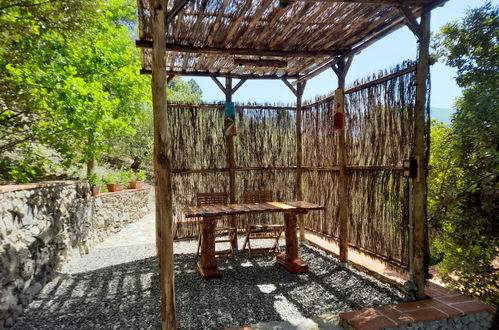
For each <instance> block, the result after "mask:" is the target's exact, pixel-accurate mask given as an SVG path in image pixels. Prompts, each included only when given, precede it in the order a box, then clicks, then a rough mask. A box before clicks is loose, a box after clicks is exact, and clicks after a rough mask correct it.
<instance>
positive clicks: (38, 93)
mask: <svg viewBox="0 0 499 330" xmlns="http://www.w3.org/2000/svg"><path fill="white" fill-rule="evenodd" d="M134 5H135V4H134V1H133V0H112V1H104V0H94V1H88V0H85V1H83V0H67V1H29V0H22V1H18V2H14V3H12V4H10V5H6V6H0V31H1V32H0V38H2V41H3V42H2V44H1V45H0V94H1V95H2V97H1V99H0V126H1V129H0V153H1V154H2V156H4V155H6V154H7V153H10V154H13V155H15V156H16V157H17V158H20V157H22V155H23V154H26V153H27V152H28V151H30V150H33V149H37V148H39V147H40V146H42V145H43V146H47V147H48V148H50V149H51V150H55V151H56V152H57V153H58V155H59V157H60V162H61V163H62V164H63V165H65V166H66V167H69V166H70V165H72V164H74V163H75V162H76V163H77V164H84V163H87V162H92V160H93V159H95V158H98V157H99V154H100V153H101V152H102V151H109V150H110V149H111V146H110V145H108V144H107V139H108V138H109V137H110V136H126V135H131V134H133V133H134V129H133V128H132V127H131V123H132V122H133V121H134V120H135V119H136V117H137V114H138V113H140V111H141V109H142V108H143V104H144V102H145V98H146V97H147V93H146V92H145V91H148V87H147V83H146V79H145V78H144V77H141V76H140V75H139V73H138V72H139V68H140V64H139V57H138V53H137V49H136V48H135V47H134V46H133V43H132V42H131V31H130V29H129V27H130V26H131V22H133V20H134V16H133V15H134ZM16 170H18V171H21V172H23V171H24V169H23V168H17V169H16ZM1 172H2V173H5V171H4V170H2V171H1ZM27 174H29V173H27ZM35 176H36V175H35Z"/></svg>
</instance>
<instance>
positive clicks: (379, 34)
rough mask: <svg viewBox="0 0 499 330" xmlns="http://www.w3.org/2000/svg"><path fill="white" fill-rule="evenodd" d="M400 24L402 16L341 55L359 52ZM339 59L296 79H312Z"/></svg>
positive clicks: (346, 55) (339, 58) (402, 24)
mask: <svg viewBox="0 0 499 330" xmlns="http://www.w3.org/2000/svg"><path fill="white" fill-rule="evenodd" d="M402 26H404V22H403V18H400V19H397V20H395V21H394V22H393V23H391V24H390V25H388V26H386V27H385V28H383V29H382V30H380V31H376V32H375V33H373V34H371V35H370V36H369V37H368V38H367V39H366V40H365V41H364V42H362V43H360V44H359V45H358V46H356V47H354V48H352V49H350V50H348V51H345V52H344V54H343V57H348V56H350V55H355V54H358V53H360V52H361V51H362V50H364V49H365V48H367V47H369V46H370V45H372V44H374V43H375V42H376V41H378V40H380V39H382V38H384V37H385V36H387V35H389V34H390V33H392V32H393V31H395V30H397V29H399V28H400V27H402ZM340 60H341V57H340V56H338V57H336V58H335V59H333V60H332V61H329V62H327V63H325V64H324V65H322V66H320V67H319V68H317V69H316V70H314V71H312V72H310V73H307V74H306V75H304V76H303V77H301V78H300V79H298V81H305V80H309V79H312V78H313V77H315V76H317V75H319V74H321V73H322V72H324V71H326V70H327V69H329V68H330V67H331V66H332V65H334V64H336V63H338V62H339V61H340Z"/></svg>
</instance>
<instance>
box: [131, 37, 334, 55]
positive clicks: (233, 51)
mask: <svg viewBox="0 0 499 330" xmlns="http://www.w3.org/2000/svg"><path fill="white" fill-rule="evenodd" d="M152 44H153V42H152V41H150V40H143V39H141V40H136V41H135V46H137V47H139V48H152ZM166 51H172V52H179V53H191V54H211V55H241V56H273V57H328V56H337V55H341V54H342V53H343V52H342V51H339V50H310V51H302V50H296V51H295V50H267V49H247V48H215V47H193V46H186V45H180V44H175V43H166Z"/></svg>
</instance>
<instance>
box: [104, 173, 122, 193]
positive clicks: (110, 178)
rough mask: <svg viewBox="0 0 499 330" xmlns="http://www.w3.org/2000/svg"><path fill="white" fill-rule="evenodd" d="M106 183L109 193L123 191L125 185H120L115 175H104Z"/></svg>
mask: <svg viewBox="0 0 499 330" xmlns="http://www.w3.org/2000/svg"><path fill="white" fill-rule="evenodd" d="M103 178H104V182H106V186H107V190H108V191H109V192H117V191H122V190H123V184H121V183H118V179H117V178H116V175H115V174H114V173H107V174H106V175H104V177H103Z"/></svg>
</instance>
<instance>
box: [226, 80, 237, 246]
mask: <svg viewBox="0 0 499 330" xmlns="http://www.w3.org/2000/svg"><path fill="white" fill-rule="evenodd" d="M225 102H232V78H225ZM225 138H226V140H225V141H226V146H227V167H228V168H229V199H230V203H231V204H235V203H236V159H235V155H234V136H233V135H228V136H226V137H225ZM230 225H231V227H236V225H237V224H236V217H235V216H234V215H231V216H230ZM232 248H233V249H235V250H237V231H236V233H235V234H234V238H233V241H232Z"/></svg>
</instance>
